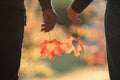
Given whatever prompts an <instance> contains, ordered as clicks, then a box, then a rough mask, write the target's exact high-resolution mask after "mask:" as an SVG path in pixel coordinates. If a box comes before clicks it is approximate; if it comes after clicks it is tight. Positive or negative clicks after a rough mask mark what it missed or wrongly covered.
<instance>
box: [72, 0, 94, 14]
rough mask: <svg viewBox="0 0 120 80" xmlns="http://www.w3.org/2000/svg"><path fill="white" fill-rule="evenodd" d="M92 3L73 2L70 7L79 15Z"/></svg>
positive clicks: (85, 1) (90, 0) (77, 0)
mask: <svg viewBox="0 0 120 80" xmlns="http://www.w3.org/2000/svg"><path fill="white" fill-rule="evenodd" d="M92 1H93V0H74V1H73V3H72V4H71V7H72V9H73V10H74V11H75V12H77V13H81V12H82V11H83V10H84V9H85V8H86V7H87V6H88V5H89V4H90V2H92Z"/></svg>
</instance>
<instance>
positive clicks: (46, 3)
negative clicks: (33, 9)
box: [38, 0, 52, 11]
mask: <svg viewBox="0 0 120 80" xmlns="http://www.w3.org/2000/svg"><path fill="white" fill-rule="evenodd" d="M38 1H39V3H40V6H41V8H42V11H43V10H47V9H52V3H51V0H38Z"/></svg>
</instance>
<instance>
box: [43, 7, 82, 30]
mask: <svg viewBox="0 0 120 80" xmlns="http://www.w3.org/2000/svg"><path fill="white" fill-rule="evenodd" d="M67 13H68V17H69V18H70V20H71V21H72V22H73V23H75V24H80V19H78V16H79V14H78V13H76V12H75V11H74V10H73V9H72V8H71V7H68V10H67ZM43 20H44V23H43V24H42V25H41V27H42V29H41V31H44V32H49V31H51V30H52V29H53V28H54V27H55V24H56V23H57V14H56V12H55V11H54V9H48V10H45V11H43Z"/></svg>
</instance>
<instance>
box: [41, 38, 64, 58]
mask: <svg viewBox="0 0 120 80" xmlns="http://www.w3.org/2000/svg"><path fill="white" fill-rule="evenodd" d="M62 44H63V43H62V42H60V41H57V40H56V39H53V40H50V41H48V40H44V42H42V43H41V44H40V48H41V51H40V54H41V57H44V56H46V55H48V57H49V59H50V60H54V58H55V55H58V56H61V55H62V49H61V45H62Z"/></svg>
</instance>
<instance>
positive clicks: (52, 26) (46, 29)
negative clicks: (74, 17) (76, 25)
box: [41, 24, 55, 32]
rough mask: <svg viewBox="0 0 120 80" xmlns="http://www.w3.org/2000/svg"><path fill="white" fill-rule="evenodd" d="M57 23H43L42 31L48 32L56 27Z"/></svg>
mask: <svg viewBox="0 0 120 80" xmlns="http://www.w3.org/2000/svg"><path fill="white" fill-rule="evenodd" d="M54 26H55V24H44V25H42V29H41V31H45V32H48V31H50V30H52V29H53V28H54Z"/></svg>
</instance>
